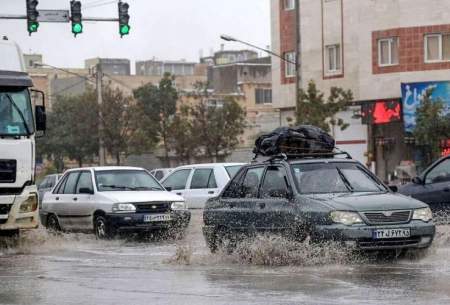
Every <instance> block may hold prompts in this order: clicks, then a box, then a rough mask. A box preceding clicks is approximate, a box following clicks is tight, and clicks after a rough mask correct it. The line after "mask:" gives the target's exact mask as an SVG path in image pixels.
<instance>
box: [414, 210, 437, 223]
mask: <svg viewBox="0 0 450 305" xmlns="http://www.w3.org/2000/svg"><path fill="white" fill-rule="evenodd" d="M413 219H414V220H422V221H424V222H429V221H430V220H432V219H433V213H432V212H431V209H430V208H423V209H417V210H414V214H413Z"/></svg>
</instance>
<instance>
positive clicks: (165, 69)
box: [136, 60, 198, 76]
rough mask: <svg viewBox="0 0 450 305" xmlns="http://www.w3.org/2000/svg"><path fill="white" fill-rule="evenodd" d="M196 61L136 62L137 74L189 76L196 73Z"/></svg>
mask: <svg viewBox="0 0 450 305" xmlns="http://www.w3.org/2000/svg"><path fill="white" fill-rule="evenodd" d="M197 65H198V64H197V63H195V62H187V61H185V60H179V61H160V60H146V61H137V62H136V75H141V76H163V75H164V74H166V73H170V74H171V75H175V76H189V75H195V74H196V66H197Z"/></svg>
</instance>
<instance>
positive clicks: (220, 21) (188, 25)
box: [0, 0, 270, 67]
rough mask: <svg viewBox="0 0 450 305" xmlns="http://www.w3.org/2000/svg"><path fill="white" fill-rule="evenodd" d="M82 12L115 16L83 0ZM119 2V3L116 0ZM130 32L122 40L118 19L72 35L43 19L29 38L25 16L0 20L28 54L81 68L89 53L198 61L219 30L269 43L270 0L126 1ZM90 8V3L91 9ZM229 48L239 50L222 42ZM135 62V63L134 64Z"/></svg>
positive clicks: (17, 1) (5, 5) (9, 6)
mask: <svg viewBox="0 0 450 305" xmlns="http://www.w3.org/2000/svg"><path fill="white" fill-rule="evenodd" d="M81 2H82V4H83V6H84V9H83V15H84V16H89V17H115V18H116V17H117V4H116V3H110V4H107V5H102V6H98V7H93V5H95V4H96V3H97V4H102V3H105V2H112V1H108V0H82V1H81ZM116 2H117V1H116ZM127 2H128V3H129V4H130V16H131V21H130V24H131V27H132V29H131V34H130V35H129V36H127V37H124V38H123V39H120V36H119V34H118V25H117V23H103V22H102V23H99V22H96V23H93V22H84V33H83V34H81V35H79V36H78V37H77V38H74V37H73V35H72V33H71V29H70V25H69V24H64V23H62V24H54V23H53V24H47V23H45V24H44V23H41V25H40V27H39V31H38V33H35V34H33V35H32V36H31V37H29V36H28V32H27V31H26V21H25V20H19V21H16V20H0V23H1V27H0V28H1V32H0V34H2V35H7V36H8V37H9V38H10V39H12V40H15V41H16V42H18V43H19V44H20V46H21V47H22V50H23V51H24V52H26V53H30V52H32V53H41V54H43V55H44V61H45V62H46V63H48V64H52V65H56V66H61V67H82V66H83V65H84V59H86V58H91V57H97V56H100V57H126V58H130V59H131V60H132V61H134V60H141V59H151V58H153V57H156V58H158V59H166V60H178V59H187V60H193V61H198V58H199V54H200V50H203V54H204V55H205V56H206V55H209V53H210V49H214V50H217V49H219V48H220V44H221V43H222V41H221V40H220V38H219V36H220V34H222V33H226V34H230V35H233V36H236V37H238V38H240V39H242V40H246V41H249V42H253V43H255V44H257V45H260V46H262V47H266V46H268V45H269V44H270V4H269V0H172V1H169V0H163V1H161V0H159V1H158V0H127ZM69 3H70V1H69V0H39V6H38V8H39V9H69ZM89 6H92V7H90V8H89ZM0 8H1V11H0V14H22V15H23V14H25V1H24V0H0ZM226 48H227V49H237V48H242V47H241V46H240V45H238V44H235V43H226ZM133 66H134V65H133Z"/></svg>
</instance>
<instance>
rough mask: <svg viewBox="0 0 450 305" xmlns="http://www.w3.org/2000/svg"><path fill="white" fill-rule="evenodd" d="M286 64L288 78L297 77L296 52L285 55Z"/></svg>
mask: <svg viewBox="0 0 450 305" xmlns="http://www.w3.org/2000/svg"><path fill="white" fill-rule="evenodd" d="M284 58H285V60H286V61H285V64H286V77H295V76H296V70H297V69H296V64H295V63H296V56H295V52H287V53H284Z"/></svg>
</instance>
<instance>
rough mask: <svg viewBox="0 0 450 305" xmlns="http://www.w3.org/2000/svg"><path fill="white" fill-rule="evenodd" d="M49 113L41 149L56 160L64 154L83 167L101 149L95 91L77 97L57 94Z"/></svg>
mask: <svg viewBox="0 0 450 305" xmlns="http://www.w3.org/2000/svg"><path fill="white" fill-rule="evenodd" d="M52 110H53V111H52V113H50V114H49V116H48V130H47V134H46V136H45V137H44V138H43V139H42V142H41V144H40V147H41V148H40V151H41V152H42V153H43V154H45V155H47V156H50V157H51V158H53V159H55V160H57V161H58V162H57V166H58V167H59V168H58V170H62V167H63V164H61V163H63V159H64V158H65V157H67V158H69V159H71V160H76V161H77V162H78V165H79V166H80V167H82V166H83V163H84V161H86V160H88V159H92V158H93V156H94V155H96V154H97V152H98V111H97V110H98V104H97V98H96V94H95V92H94V91H93V90H88V91H87V92H86V93H84V94H82V95H77V96H58V97H57V98H56V102H55V103H54V104H53V109H52Z"/></svg>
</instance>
